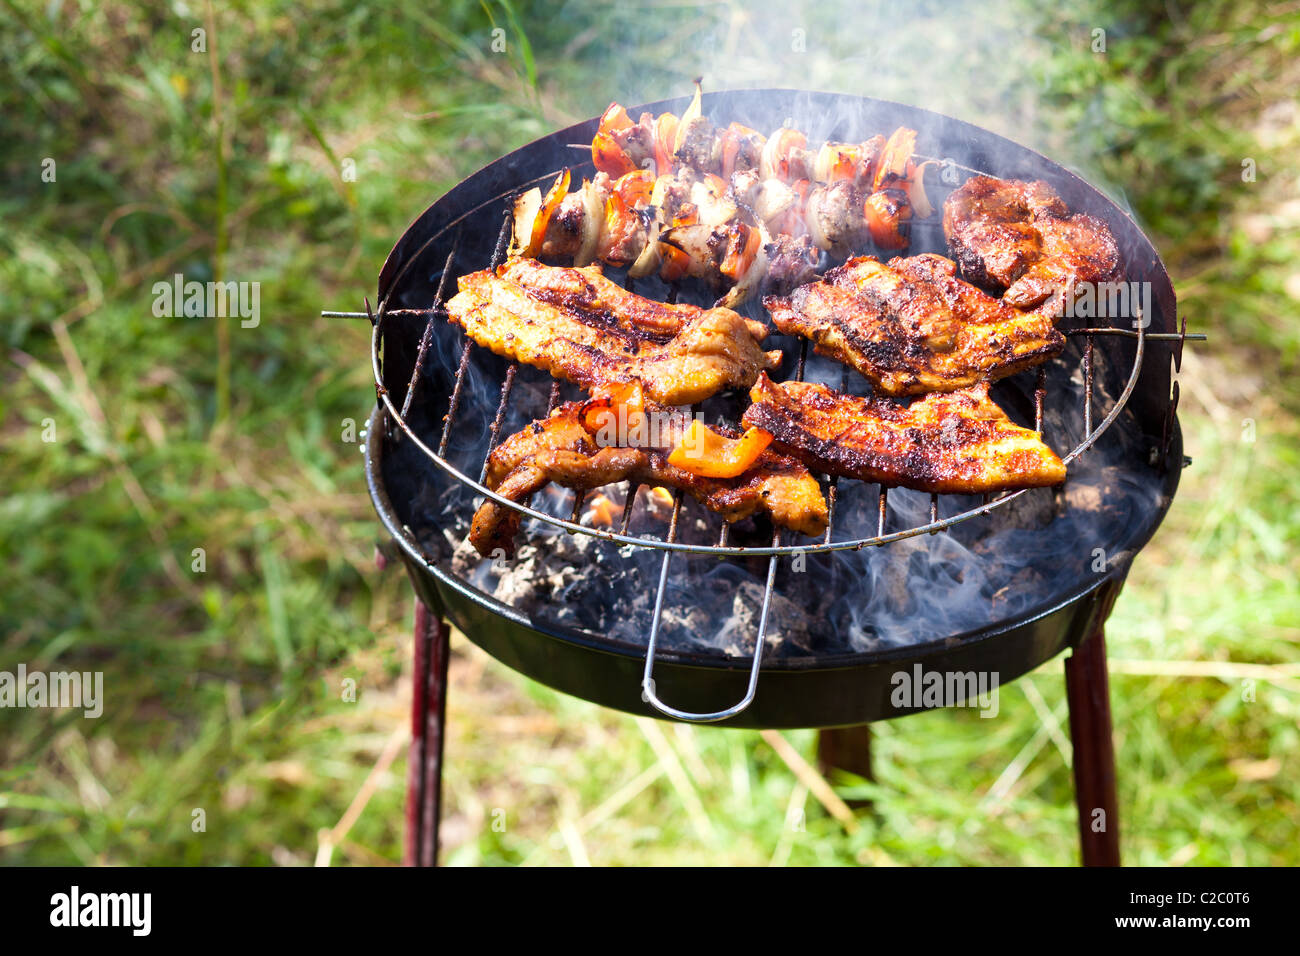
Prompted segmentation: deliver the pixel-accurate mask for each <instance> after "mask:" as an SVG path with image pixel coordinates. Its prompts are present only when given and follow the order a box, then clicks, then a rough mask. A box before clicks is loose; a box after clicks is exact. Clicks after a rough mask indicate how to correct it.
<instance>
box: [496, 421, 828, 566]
mask: <svg viewBox="0 0 1300 956" xmlns="http://www.w3.org/2000/svg"><path fill="white" fill-rule="evenodd" d="M585 408H586V405H585V404H584V403H581V402H568V403H566V404H564V405H561V406H560V407H558V408H557V409H555V411H554V412H552V413H551V415H550V416H549V417H548V418H544V419H540V420H538V421H535V422H533V423H532V424H531V425H529V426H528V427H527V428H525V429H524V430H523V431H521V432H518V433H517V434H515V435H512V436H511V437H510V438H508V439H506V440H505V441H504V442H502V443H501V445H500V446H499V447H498V448H497V449H496V450H495V451H493V452H492V454H491V456H490V457H489V458H488V468H487V476H486V483H487V487H488V488H490V489H492V490H493V491H495V492H497V493H498V494H500V495H502V496H503V497H505V498H508V499H510V500H511V501H518V502H524V501H527V500H528V499H529V497H531V496H532V495H533V494H534V493H536V492H537V491H539V490H540V489H541V488H543V487H544V486H545V485H547V484H548V483H550V482H555V483H557V484H560V485H564V486H565V487H568V488H574V489H580V490H589V489H593V488H599V487H602V486H604V485H608V484H612V483H614V482H618V481H631V482H632V483H633V484H644V485H650V486H664V487H668V488H677V489H681V490H682V491H685V492H686V493H687V494H689V495H691V497H693V498H695V499H696V500H698V501H700V502H701V503H702V504H704V505H705V507H707V508H709V510H711V511H714V512H716V513H718V514H720V515H722V517H723V518H725V519H726V520H727V521H729V522H735V521H740V520H742V519H744V518H747V517H749V516H751V515H754V514H766V515H767V516H768V517H769V518H770V519H771V520H772V522H773V523H774V524H776V525H778V526H780V527H783V528H789V529H791V530H794V531H798V532H801V533H802V534H807V535H819V534H821V533H822V532H824V531H825V530H826V522H827V508H826V499H825V498H824V497H823V496H822V492H821V487H820V485H819V484H818V483H817V480H816V479H815V478H813V476H812V475H811V474H809V473H808V469H807V468H805V467H804V466H803V465H802V464H801V463H800V462H799V461H797V460H795V459H794V458H791V457H788V456H786V455H782V454H778V453H776V452H774V451H771V450H770V449H765V450H763V451H762V452H760V453H759V454H758V455H757V456H756V458H755V460H754V461H753V463H752V465H751V466H750V467H748V468H747V469H746V470H745V471H743V472H742V473H740V474H739V475H737V476H736V477H733V478H709V477H703V476H701V475H699V474H696V473H695V472H693V471H689V470H686V469H685V468H682V467H679V466H677V465H674V464H672V463H671V462H670V461H669V458H670V457H671V455H672V450H674V449H676V448H679V447H681V445H682V442H683V439H684V438H685V437H686V436H687V434H688V433H689V432H690V430H691V420H690V418H689V417H688V416H687V415H685V414H683V413H680V412H674V411H670V410H668V409H664V408H661V407H654V406H650V405H647V406H646V412H645V414H646V415H647V416H651V417H653V419H654V422H653V426H652V427H646V428H643V429H640V432H641V434H642V436H643V439H644V440H642V441H639V442H636V443H635V444H633V445H629V446H619V445H614V444H608V445H607V444H602V440H601V433H600V432H599V431H597V432H593V430H592V428H591V425H590V421H589V420H588V419H587V417H586V416H585V414H584V411H585ZM521 517H522V516H521V515H520V513H519V512H517V511H515V510H514V509H513V508H509V507H506V506H505V505H501V504H498V503H497V502H495V501H492V500H491V499H488V500H487V501H485V502H484V503H483V504H482V506H480V507H479V509H478V511H477V512H476V513H475V515H474V521H473V524H472V525H471V528H470V542H471V543H472V544H473V545H474V547H475V548H476V549H477V550H478V552H479V554H481V555H483V556H484V557H491V556H493V554H494V552H496V551H497V549H501V551H502V552H504V553H505V554H506V555H510V554H513V553H514V538H515V535H516V533H517V532H518V529H519V522H520V518H521Z"/></svg>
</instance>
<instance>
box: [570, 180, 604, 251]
mask: <svg viewBox="0 0 1300 956" xmlns="http://www.w3.org/2000/svg"><path fill="white" fill-rule="evenodd" d="M581 193H582V230H581V232H580V237H581V238H580V240H579V242H578V251H577V253H576V254H575V255H574V257H573V264H574V265H575V266H588V265H591V263H592V262H593V261H594V260H595V258H596V243H597V242H598V241H599V239H600V228H601V226H602V225H603V224H604V221H605V203H604V202H603V201H602V200H601V198H600V193H599V192H598V191H597V189H596V184H595V183H593V182H590V181H589V180H586V179H584V180H583V181H582V190H581Z"/></svg>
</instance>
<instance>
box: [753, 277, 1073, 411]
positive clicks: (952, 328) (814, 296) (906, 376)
mask: <svg viewBox="0 0 1300 956" xmlns="http://www.w3.org/2000/svg"><path fill="white" fill-rule="evenodd" d="M954 270H955V266H954V264H953V263H952V261H951V260H948V259H945V258H943V257H942V256H936V255H920V256H912V257H910V258H895V259H891V260H890V261H889V263H888V264H887V265H886V264H883V263H881V262H879V261H878V260H876V259H875V258H873V257H870V256H861V257H858V258H855V259H850V260H849V261H848V262H846V263H844V265H842V266H838V267H837V268H834V269H831V270H830V271H829V272H827V273H826V275H825V277H824V278H823V279H822V280H821V281H820V282H814V283H810V284H808V285H804V286H801V287H800V288H798V289H796V290H795V291H794V292H793V293H791V294H790V295H789V296H788V297H786V298H780V297H775V296H768V297H766V298H764V299H763V305H765V306H766V307H767V309H768V311H770V312H771V314H772V320H773V322H775V324H776V327H777V328H778V329H780V330H781V331H782V332H786V333H788V334H793V335H803V336H806V337H807V338H809V339H811V340H812V341H813V342H814V343H815V344H816V348H817V351H818V352H820V353H822V354H824V355H829V356H831V357H832V358H835V359H837V360H838V361H840V362H843V363H844V364H846V365H849V366H851V367H853V368H855V369H857V370H858V371H859V372H861V373H862V374H863V375H864V376H866V377H867V378H868V379H869V380H870V381H871V382H872V383H873V384H874V385H875V386H876V389H877V390H878V391H879V392H881V393H883V394H886V395H917V394H920V393H923V392H931V391H952V390H954V389H959V388H965V387H967V386H970V385H973V384H975V383H976V382H980V381H995V380H997V379H999V378H1003V377H1005V376H1007V375H1011V374H1014V373H1015V372H1019V371H1021V370H1022V369H1026V368H1029V367H1031V366H1033V365H1037V364H1038V363H1040V362H1044V361H1046V360H1047V359H1049V358H1051V357H1053V356H1055V355H1057V354H1059V353H1060V351H1061V350H1062V349H1063V348H1064V347H1065V339H1064V337H1063V336H1062V335H1061V334H1060V333H1059V332H1057V331H1056V329H1055V328H1054V327H1053V324H1052V321H1051V318H1050V317H1049V316H1046V315H1040V314H1033V313H1029V314H1027V313H1023V312H1019V311H1017V310H1016V309H1013V308H1011V307H1010V306H1008V305H1006V304H1005V303H1003V302H1000V301H999V300H997V299H994V298H992V297H991V296H988V295H986V294H985V293H983V292H981V291H980V290H979V289H976V288H975V287H974V286H972V285H970V284H969V283H966V282H963V281H961V280H960V279H958V278H956V276H955V274H954Z"/></svg>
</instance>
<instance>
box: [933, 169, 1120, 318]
mask: <svg viewBox="0 0 1300 956" xmlns="http://www.w3.org/2000/svg"><path fill="white" fill-rule="evenodd" d="M943 232H944V235H945V236H946V237H947V239H948V250H949V252H950V253H951V254H952V257H953V258H954V259H956V260H957V264H958V265H959V266H960V267H961V271H962V274H963V275H964V276H966V277H967V278H969V279H970V280H971V281H972V282H978V283H980V284H981V285H985V286H988V287H989V288H995V289H1006V292H1005V293H1004V294H1003V296H1002V298H1003V301H1005V302H1007V303H1008V304H1010V305H1013V306H1015V307H1016V308H1018V309H1031V308H1034V307H1038V308H1039V310H1040V311H1043V312H1046V313H1047V314H1049V315H1050V316H1052V317H1053V318H1059V317H1060V316H1061V315H1062V314H1063V313H1064V311H1065V309H1066V308H1067V307H1068V305H1069V304H1070V297H1071V296H1072V295H1073V290H1074V287H1075V286H1078V285H1079V284H1080V283H1094V282H1112V281H1114V280H1115V279H1116V278H1118V276H1119V271H1120V258H1119V247H1118V246H1117V245H1116V243H1115V237H1114V236H1113V235H1112V234H1111V231H1110V227H1109V226H1107V225H1106V224H1105V223H1104V222H1102V221H1101V220H1100V219H1096V218H1094V217H1092V216H1089V215H1086V214H1084V213H1078V214H1076V215H1070V211H1069V209H1068V208H1066V205H1065V203H1064V202H1062V200H1061V197H1060V196H1058V195H1057V194H1056V192H1055V191H1054V190H1053V189H1052V188H1051V187H1050V186H1048V185H1047V184H1046V183H1044V182H1032V183H1026V182H1020V181H1018V180H1003V179H994V178H993V177H991V176H973V177H971V178H970V179H969V180H967V181H966V182H965V183H964V184H963V185H962V186H961V188H959V189H957V190H956V191H955V192H954V193H953V194H952V195H951V196H949V197H948V199H947V201H946V202H945V203H944V204H943Z"/></svg>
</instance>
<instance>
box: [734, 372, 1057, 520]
mask: <svg viewBox="0 0 1300 956" xmlns="http://www.w3.org/2000/svg"><path fill="white" fill-rule="evenodd" d="M750 398H751V399H753V404H752V405H751V406H750V407H749V409H748V410H747V411H746V412H745V415H744V418H743V421H744V424H746V425H747V426H750V427H757V428H762V429H764V430H766V431H768V432H771V433H772V435H773V436H775V441H774V443H773V447H776V448H779V449H780V450H782V451H785V452H788V453H789V454H792V455H795V456H796V457H798V458H799V459H800V460H801V461H803V462H804V463H805V464H807V465H808V466H809V467H810V468H812V469H813V470H814V471H820V472H823V473H825V474H829V475H841V476H844V477H848V478H858V479H861V480H862V481H873V482H880V483H882V484H885V485H896V486H901V487H904V488H914V489H917V490H918V491H930V492H937V493H940V494H982V493H987V492H996V491H1005V490H1007V489H1011V488H1031V487H1044V486H1051V485H1056V484H1060V483H1061V482H1062V481H1064V480H1065V465H1064V463H1063V462H1062V461H1061V459H1060V458H1058V457H1057V455H1056V453H1055V452H1053V451H1052V450H1051V449H1050V448H1048V447H1047V446H1046V445H1045V444H1043V442H1042V440H1041V439H1040V438H1039V436H1038V434H1037V433H1036V432H1033V431H1030V430H1029V429H1027V428H1021V427H1020V426H1019V425H1016V424H1015V423H1014V422H1012V421H1011V419H1009V418H1008V417H1007V416H1006V414H1005V413H1004V412H1003V411H1002V409H1000V408H998V406H997V405H995V404H994V403H993V402H992V401H991V400H990V399H989V397H988V384H987V383H981V384H979V385H975V386H973V387H971V388H968V389H965V390H963V391H959V392H951V393H936V394H933V395H927V396H926V397H925V398H923V399H918V400H917V401H914V402H913V403H912V404H911V405H910V406H906V407H905V406H903V405H900V404H898V403H897V402H892V401H889V400H887V399H880V398H859V397H856V396H852V395H845V394H843V393H840V392H836V391H834V390H832V389H830V388H827V387H826V386H825V385H815V384H807V383H803V382H784V383H781V384H777V383H774V382H772V380H771V379H769V378H768V377H767V376H766V375H762V376H760V377H759V380H758V383H757V384H756V385H755V386H754V388H753V389H752V390H751V391H750Z"/></svg>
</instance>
